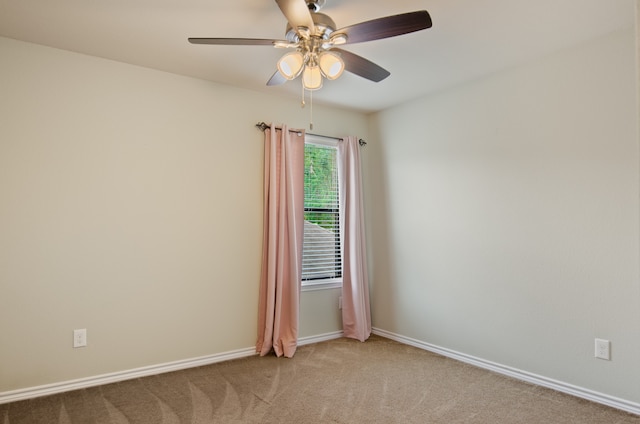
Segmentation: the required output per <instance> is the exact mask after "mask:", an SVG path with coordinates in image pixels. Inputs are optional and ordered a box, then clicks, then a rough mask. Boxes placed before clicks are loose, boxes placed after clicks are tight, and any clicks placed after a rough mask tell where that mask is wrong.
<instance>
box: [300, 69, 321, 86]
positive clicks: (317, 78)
mask: <svg viewBox="0 0 640 424" xmlns="http://www.w3.org/2000/svg"><path fill="white" fill-rule="evenodd" d="M302 84H303V85H304V88H306V89H307V90H317V89H319V88H322V73H321V72H320V68H319V67H317V66H308V65H307V66H305V68H304V71H303V72H302Z"/></svg>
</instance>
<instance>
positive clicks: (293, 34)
mask: <svg viewBox="0 0 640 424" xmlns="http://www.w3.org/2000/svg"><path fill="white" fill-rule="evenodd" d="M311 18H312V19H313V23H314V25H315V32H314V33H313V34H311V37H318V38H322V39H328V38H329V36H330V35H331V33H332V32H333V31H335V29H336V23H335V22H333V19H331V18H330V17H329V16H327V15H325V14H324V13H311ZM285 37H286V38H287V40H288V41H290V42H292V43H297V42H298V41H300V35H298V31H297V30H296V29H294V28H293V27H292V26H291V25H290V24H287V30H286V32H285Z"/></svg>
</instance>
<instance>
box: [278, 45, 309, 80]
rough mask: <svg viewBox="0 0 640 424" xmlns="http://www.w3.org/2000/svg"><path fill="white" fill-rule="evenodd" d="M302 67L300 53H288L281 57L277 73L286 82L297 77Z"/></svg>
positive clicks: (302, 57)
mask: <svg viewBox="0 0 640 424" xmlns="http://www.w3.org/2000/svg"><path fill="white" fill-rule="evenodd" d="M303 65H304V56H303V55H302V53H300V52H290V53H287V54H285V55H284V56H282V58H280V60H279V61H278V71H280V73H281V74H282V76H283V77H285V78H286V79H288V80H292V79H294V78H295V77H297V76H298V75H300V71H301V70H302V67H303Z"/></svg>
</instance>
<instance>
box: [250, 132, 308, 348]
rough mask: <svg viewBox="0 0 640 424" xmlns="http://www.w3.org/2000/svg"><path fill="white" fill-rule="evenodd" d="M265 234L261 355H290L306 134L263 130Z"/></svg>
mask: <svg viewBox="0 0 640 424" xmlns="http://www.w3.org/2000/svg"><path fill="white" fill-rule="evenodd" d="M264 134H265V139H264V232H263V242H262V243H263V247H262V274H261V278H260V294H259V296H260V299H259V305H258V341H257V343H256V352H258V353H259V354H260V355H261V356H264V355H266V354H268V353H269V352H270V351H271V350H272V349H273V350H274V352H275V353H276V355H277V356H282V355H284V356H286V357H288V358H290V357H292V356H293V354H294V353H295V352H296V347H297V343H298V316H299V303H300V280H301V275H302V234H303V233H302V231H303V222H304V219H303V214H304V134H303V133H300V132H291V131H289V130H288V128H287V127H286V126H282V129H276V127H275V126H271V128H267V129H266V130H265V132H264Z"/></svg>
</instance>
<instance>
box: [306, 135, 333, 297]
mask: <svg viewBox="0 0 640 424" xmlns="http://www.w3.org/2000/svg"><path fill="white" fill-rule="evenodd" d="M340 141H342V140H340V139H335V138H331V137H320V136H316V135H312V134H305V137H304V143H305V145H306V144H307V143H308V144H316V145H320V146H327V147H334V148H336V149H337V148H338V143H339V142H340ZM338 178H340V177H338ZM338 213H340V212H338ZM340 255H341V256H342V239H340ZM341 288H342V277H338V278H323V279H317V280H301V281H300V290H301V291H303V292H307V291H316V290H332V289H341Z"/></svg>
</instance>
